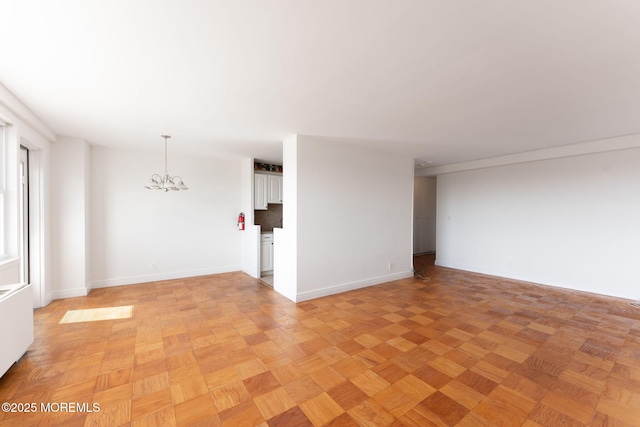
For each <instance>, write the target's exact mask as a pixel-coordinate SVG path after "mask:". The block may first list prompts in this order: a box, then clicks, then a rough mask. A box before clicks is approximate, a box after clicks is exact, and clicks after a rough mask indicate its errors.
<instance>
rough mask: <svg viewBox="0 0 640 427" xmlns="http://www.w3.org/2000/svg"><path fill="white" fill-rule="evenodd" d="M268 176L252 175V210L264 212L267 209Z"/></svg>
mask: <svg viewBox="0 0 640 427" xmlns="http://www.w3.org/2000/svg"><path fill="white" fill-rule="evenodd" d="M268 176H269V175H265V174H262V173H256V174H254V177H253V179H254V187H253V197H254V209H257V210H266V209H267V204H268V202H267V196H268V179H267V177H268Z"/></svg>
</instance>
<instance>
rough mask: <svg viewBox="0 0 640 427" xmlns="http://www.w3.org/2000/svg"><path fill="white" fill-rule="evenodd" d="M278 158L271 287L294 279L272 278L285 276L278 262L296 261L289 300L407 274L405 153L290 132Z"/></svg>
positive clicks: (409, 187) (408, 171) (408, 164)
mask: <svg viewBox="0 0 640 427" xmlns="http://www.w3.org/2000/svg"><path fill="white" fill-rule="evenodd" d="M283 160H284V161H283V163H284V165H283V166H284V200H285V202H284V204H283V215H284V218H283V222H284V225H283V233H284V235H283V233H280V234H279V235H276V237H278V238H280V237H284V241H280V240H275V247H276V250H277V252H276V254H275V262H276V263H277V264H276V265H275V267H276V269H277V270H276V272H275V276H274V280H275V289H276V290H279V289H281V288H285V289H286V290H287V293H284V292H283V294H285V295H286V296H289V297H290V295H289V294H290V293H291V290H292V289H293V286H294V285H293V284H292V283H285V284H283V283H279V282H280V281H281V278H284V277H287V278H288V279H287V280H291V278H290V275H287V274H286V273H284V275H283V272H282V271H281V270H282V269H283V268H293V267H287V266H286V264H285V265H283V264H284V263H287V264H294V265H295V268H297V271H296V272H295V280H296V283H295V300H296V301H302V300H306V299H311V298H316V297H319V296H323V295H329V294H334V293H338V292H344V291H346V290H350V289H356V288H360V287H364V286H370V285H374V284H379V283H383V282H387V281H390V280H395V279H398V278H404V277H409V276H411V263H412V247H411V240H412V216H413V208H412V205H413V161H412V159H411V158H408V157H403V156H398V155H394V154H391V153H387V152H381V151H375V150H369V149H365V148H361V147H357V146H353V145H349V144H348V143H346V142H344V143H343V142H340V141H336V140H335V139H331V140H326V139H321V138H315V137H308V136H302V135H298V136H297V138H296V139H295V140H294V139H290V140H287V141H285V143H284V152H283ZM294 192H295V194H292V193H294ZM292 199H293V200H292ZM290 228H293V230H291V231H290ZM289 233H291V234H289ZM283 245H284V246H285V248H281V249H280V250H278V248H279V247H281V246H283ZM292 245H296V246H295V247H292ZM283 249H284V250H283ZM287 251H288V252H290V253H291V252H294V253H295V256H291V255H290V256H289V258H285V256H286V255H284V256H283V252H284V253H286V252H287ZM282 258H285V259H282ZM390 263H391V268H389V264H390Z"/></svg>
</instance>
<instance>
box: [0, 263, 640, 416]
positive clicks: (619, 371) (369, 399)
mask: <svg viewBox="0 0 640 427" xmlns="http://www.w3.org/2000/svg"><path fill="white" fill-rule="evenodd" d="M426 259H427V264H428V261H429V260H430V258H426ZM424 260H425V258H422V259H421V260H418V261H417V265H418V264H419V263H424ZM431 260H432V258H431ZM419 268H421V269H422V270H423V271H424V268H423V267H419ZM426 275H427V276H429V277H430V279H431V280H430V281H429V282H423V281H421V280H416V279H406V280H401V281H396V282H391V283H386V284H383V285H379V286H375V287H371V288H366V289H361V290H357V291H352V292H348V293H344V294H340V295H334V296H330V297H325V298H320V299H316V300H313V301H307V302H303V303H298V304H294V303H292V302H290V301H289V300H287V299H285V298H284V297H282V296H280V295H278V294H277V293H275V292H274V291H273V290H272V289H271V288H269V287H267V286H265V285H263V284H261V283H260V281H258V280H255V279H252V278H250V277H248V276H246V275H244V274H242V273H230V274H221V275H214V276H206V277H200V278H192V279H186V280H174V281H167V282H157V283H149V284H141V285H133V286H122V287H117V288H107V289H97V290H94V291H92V292H91V293H90V295H89V296H87V297H83V298H72V299H66V300H58V301H54V302H52V303H51V304H49V305H48V306H47V307H44V308H42V309H38V310H36V312H35V321H36V340H35V342H34V344H33V345H32V346H31V347H30V349H29V351H28V352H27V354H26V355H25V356H24V357H23V358H22V359H21V360H20V361H19V362H18V363H16V364H15V365H14V366H13V367H12V368H11V369H10V370H9V371H8V372H7V374H5V376H4V377H3V378H1V379H0V402H13V403H16V404H25V403H35V404H36V405H37V406H38V410H37V411H36V412H34V413H12V412H6V413H4V412H0V424H1V425H2V426H13V425H16V426H53V425H61V426H62V425H64V426H109V427H111V426H160V425H168V426H171V425H179V426H189V425H193V426H244V425H246V426H256V425H257V426H295V427H297V426H325V425H327V426H357V425H359V426H402V425H405V426H432V425H433V426H454V425H458V426H472V427H477V426H493V425H495V426H525V427H535V426H560V425H562V426H585V425H588V426H638V425H640V310H637V309H635V308H632V307H630V306H628V304H627V301H626V300H621V299H617V298H609V297H603V296H597V295H593V294H587V293H581V292H574V291H568V290H561V289H555V288H550V287H544V286H538V285H535V284H529V283H522V282H517V281H512V280H505V279H500V278H495V277H489V276H483V275H479V274H471V273H465V272H461V271H455V270H450V269H444V268H438V267H433V266H429V268H428V269H427V272H426ZM125 305H133V306H134V309H133V316H132V317H131V318H128V319H118V320H103V321H96V322H80V323H67V324H60V323H59V322H60V320H61V318H62V317H63V316H64V314H65V313H66V311H67V310H78V309H86V308H103V307H110V306H125ZM6 326H7V325H3V327H6ZM8 326H10V325H8ZM0 345H1V344H0ZM64 402H77V403H79V404H82V403H88V404H89V405H91V404H93V403H97V404H99V409H100V410H99V412H87V411H83V410H81V411H77V412H71V411H58V412H56V413H54V412H43V411H42V410H40V409H41V407H40V405H41V404H43V403H44V404H47V403H49V404H60V403H64ZM53 408H54V409H55V406H54V407H53ZM80 408H81V409H82V407H80Z"/></svg>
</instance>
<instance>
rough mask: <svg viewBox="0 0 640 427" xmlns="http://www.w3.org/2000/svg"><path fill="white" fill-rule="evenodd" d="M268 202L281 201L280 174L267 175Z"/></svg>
mask: <svg viewBox="0 0 640 427" xmlns="http://www.w3.org/2000/svg"><path fill="white" fill-rule="evenodd" d="M267 177H268V178H267V181H268V187H269V191H268V193H269V194H268V196H267V202H268V203H282V175H267Z"/></svg>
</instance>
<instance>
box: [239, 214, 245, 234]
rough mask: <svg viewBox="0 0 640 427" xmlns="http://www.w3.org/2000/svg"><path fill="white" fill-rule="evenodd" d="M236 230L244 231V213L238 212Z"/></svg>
mask: <svg viewBox="0 0 640 427" xmlns="http://www.w3.org/2000/svg"><path fill="white" fill-rule="evenodd" d="M238 230H240V231H242V230H244V212H240V215H238Z"/></svg>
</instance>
